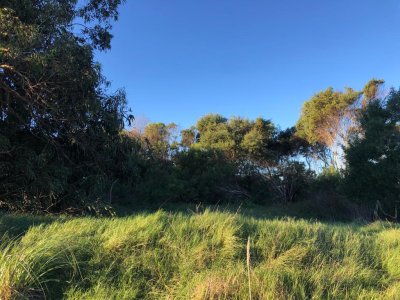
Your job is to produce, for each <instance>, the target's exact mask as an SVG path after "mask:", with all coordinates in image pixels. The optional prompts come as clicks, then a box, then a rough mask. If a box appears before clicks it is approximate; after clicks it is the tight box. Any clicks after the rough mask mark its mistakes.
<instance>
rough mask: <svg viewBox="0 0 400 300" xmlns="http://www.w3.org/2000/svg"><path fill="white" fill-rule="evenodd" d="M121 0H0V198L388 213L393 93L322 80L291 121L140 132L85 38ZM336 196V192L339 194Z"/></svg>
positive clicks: (57, 204) (106, 29)
mask: <svg viewBox="0 0 400 300" xmlns="http://www.w3.org/2000/svg"><path fill="white" fill-rule="evenodd" d="M121 2H122V1H121V0H112V1H109V0H107V1H106V0H88V1H86V2H80V1H79V2H78V1H76V0H64V1H56V0H34V1H32V0H17V1H15V0H0V101H1V102H0V170H1V172H0V208H1V209H3V210H8V211H25V212H49V213H59V212H63V213H65V212H67V213H79V214H80V213H96V214H102V213H105V212H107V211H110V210H112V209H113V208H114V207H115V206H123V207H134V206H139V205H145V206H146V205H157V204H159V203H163V202H165V201H168V202H189V203H198V202H203V203H222V202H233V203H242V202H251V203H260V204H268V203H275V202H279V203H282V204H290V203H294V202H299V201H303V200H304V199H313V198H316V196H315V195H317V194H318V195H322V197H327V195H328V194H329V195H330V196H331V195H334V197H335V199H343V198H345V199H346V201H348V202H350V203H352V204H354V205H357V207H360V209H362V210H363V211H365V212H366V213H365V216H367V217H368V218H373V217H383V218H388V219H393V220H395V219H398V215H397V207H398V202H399V200H400V199H399V198H400V191H399V188H400V168H399V167H400V161H399V159H400V153H399V151H400V129H399V128H400V127H399V126H400V101H399V99H400V98H399V97H400V92H399V91H398V90H396V89H392V90H390V92H388V93H385V92H384V90H383V84H384V82H383V80H377V79H372V80H371V81H369V82H368V83H367V84H366V85H365V87H364V88H363V89H362V90H360V91H357V90H354V89H351V88H346V89H344V90H343V91H340V90H334V89H333V88H328V89H326V90H324V91H321V92H319V93H317V94H315V95H314V96H313V97H312V98H311V99H309V100H308V101H306V102H305V103H304V105H303V109H302V112H301V115H300V118H299V120H298V122H297V123H296V124H295V125H294V126H293V127H291V128H287V129H281V128H279V127H278V126H277V125H276V124H274V123H273V122H272V121H271V120H267V119H264V118H257V119H255V120H250V119H246V118H241V117H231V118H226V117H224V116H222V115H219V114H208V115H206V116H203V117H201V118H200V119H199V120H198V121H197V123H196V124H195V125H194V126H192V127H191V128H187V129H184V130H179V129H178V126H177V125H176V124H173V123H172V124H163V123H150V124H148V125H147V126H146V127H145V128H144V130H143V131H140V130H138V129H137V128H133V129H132V130H127V129H126V128H129V126H130V125H131V122H132V120H133V116H132V114H131V112H130V110H129V109H128V107H127V105H126V96H125V93H124V91H123V90H119V91H117V92H116V93H110V92H109V89H108V88H109V83H108V81H107V80H106V78H105V77H104V76H103V75H102V73H101V68H100V65H99V64H98V63H97V62H96V61H95V60H94V51H103V50H107V49H109V48H110V41H111V38H112V35H111V33H110V30H111V28H112V22H113V21H115V20H117V19H118V7H119V5H120V4H121ZM338 201H339V200H338Z"/></svg>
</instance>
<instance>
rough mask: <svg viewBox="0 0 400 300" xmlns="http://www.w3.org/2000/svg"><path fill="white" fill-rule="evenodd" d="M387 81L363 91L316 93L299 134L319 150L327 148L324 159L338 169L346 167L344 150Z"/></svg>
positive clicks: (371, 84)
mask: <svg viewBox="0 0 400 300" xmlns="http://www.w3.org/2000/svg"><path fill="white" fill-rule="evenodd" d="M382 84H383V80H376V79H372V80H370V81H369V82H368V83H367V84H366V85H365V87H364V89H363V90H362V91H355V90H354V89H351V88H346V89H345V90H344V91H335V90H334V89H333V88H331V87H330V88H328V89H326V90H325V91H321V92H319V93H317V94H315V95H314V96H313V97H312V98H311V99H310V100H308V101H306V102H305V103H304V105H303V108H302V111H301V116H300V119H299V120H298V122H297V124H296V129H297V135H298V136H299V137H301V138H304V139H305V140H307V141H308V142H309V143H310V144H311V145H314V146H316V147H318V148H321V146H322V147H325V149H326V150H327V151H326V157H327V158H328V160H327V159H326V158H324V159H323V161H325V162H326V163H329V164H330V165H331V166H333V167H334V168H336V169H338V168H340V167H342V166H343V156H342V154H343V151H342V149H343V147H345V146H346V145H347V142H348V139H349V136H350V135H351V133H352V132H353V131H357V128H358V127H359V124H358V121H357V114H358V111H359V110H360V109H362V108H363V107H365V106H366V105H367V104H368V103H369V102H370V101H371V100H372V99H374V98H375V97H376V96H377V95H378V93H379V88H380V86H381V85H382Z"/></svg>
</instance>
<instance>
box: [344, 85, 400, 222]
mask: <svg viewBox="0 0 400 300" xmlns="http://www.w3.org/2000/svg"><path fill="white" fill-rule="evenodd" d="M399 103H400V92H399V91H395V90H392V91H391V93H390V94H389V96H388V98H387V99H385V100H378V99H377V100H374V101H372V102H370V103H369V105H368V106H367V107H366V108H365V110H363V111H362V113H361V115H360V124H361V132H358V133H357V134H355V135H354V136H353V137H352V139H351V141H350V144H349V147H348V148H347V149H346V158H347V168H346V190H347V192H348V194H349V196H350V197H351V199H354V201H357V202H358V203H360V204H364V205H366V206H367V207H369V208H370V211H372V210H373V209H375V214H376V215H377V216H381V217H384V218H389V219H398V218H399V217H398V215H397V209H398V206H399V201H400V197H399V196H400V130H399V122H400V105H399Z"/></svg>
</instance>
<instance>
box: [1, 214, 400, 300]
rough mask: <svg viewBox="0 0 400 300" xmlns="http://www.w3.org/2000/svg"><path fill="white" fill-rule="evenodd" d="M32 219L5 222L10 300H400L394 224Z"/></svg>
mask: <svg viewBox="0 0 400 300" xmlns="http://www.w3.org/2000/svg"><path fill="white" fill-rule="evenodd" d="M22 220H23V216H10V215H8V216H2V217H1V216H0V228H1V232H0V234H2V235H3V239H2V243H1V250H2V251H1V253H0V299H5V300H7V299H28V298H34V297H37V298H44V297H46V298H47V299H62V298H64V299H249V291H251V294H252V299H400V297H399V295H400V284H399V282H400V281H399V279H400V271H399V270H400V228H399V227H398V226H397V225H393V224H390V223H383V222H379V223H373V224H370V225H361V224H347V225H346V224H341V223H326V224H324V223H319V222H311V221H305V220H294V219H280V220H257V219H254V218H250V217H243V216H240V215H238V214H233V213H223V212H210V211H207V210H206V211H205V212H204V213H199V214H190V215H188V214H182V213H167V212H163V211H159V212H156V213H152V214H140V215H136V216H132V217H126V218H114V219H106V218H104V219H95V218H75V219H67V218H60V219H55V218H48V219H46V218H43V217H42V218H41V220H40V221H39V219H38V220H37V222H35V220H34V217H31V219H30V220H28V221H26V222H23V221H22ZM39 223H43V224H42V225H39ZM27 224H34V225H33V226H31V227H30V228H29V230H28V231H26V232H24V230H26V229H27V228H28V227H29V226H28V225H27ZM6 228H10V229H12V230H11V231H10V233H8V234H6V233H5V229H6ZM21 232H24V233H22V234H21ZM249 236H250V245H249V249H250V266H251V268H250V272H249V269H248V268H247V262H246V260H247V254H248V253H246V252H247V249H246V246H247V245H246V243H247V241H248V237H249ZM249 282H250V287H249Z"/></svg>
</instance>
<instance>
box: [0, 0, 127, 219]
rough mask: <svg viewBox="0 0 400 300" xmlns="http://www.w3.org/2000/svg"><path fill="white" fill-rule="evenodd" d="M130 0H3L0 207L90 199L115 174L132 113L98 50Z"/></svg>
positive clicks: (47, 206) (55, 205) (60, 205)
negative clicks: (111, 89)
mask: <svg viewBox="0 0 400 300" xmlns="http://www.w3.org/2000/svg"><path fill="white" fill-rule="evenodd" d="M79 3H81V2H79ZM120 3H121V1H120V0H111V1H109V0H89V1H86V2H85V4H84V5H81V6H80V5H78V4H77V1H76V0H64V1H56V0H33V1H32V0H0V100H1V101H0V137H1V140H2V144H3V148H4V147H5V148H6V150H4V151H3V152H2V153H1V154H0V166H1V168H2V171H3V176H2V177H1V182H0V195H1V201H2V202H1V203H0V206H2V207H5V208H8V209H24V210H25V209H33V210H46V211H48V210H61V209H66V208H69V207H70V206H74V207H78V206H80V207H82V206H87V201H89V202H90V201H92V202H93V201H97V199H99V197H100V196H101V195H102V194H103V193H104V191H105V189H107V188H109V187H110V185H111V183H112V182H113V181H114V180H115V176H116V173H115V172H114V171H112V170H114V169H113V167H112V166H115V165H118V163H117V161H119V159H120V157H116V156H113V154H117V153H118V152H119V150H117V149H116V148H118V147H119V145H121V147H124V146H123V145H122V144H123V143H125V142H126V141H125V140H124V138H122V137H121V136H120V135H119V133H120V131H121V129H122V128H123V126H124V122H125V121H128V122H129V121H130V119H131V115H129V112H128V110H127V109H126V100H125V93H124V92H123V91H118V92H117V93H115V94H109V93H107V86H108V83H107V81H106V80H105V78H104V77H103V76H102V75H101V70H100V66H99V65H98V64H97V63H96V62H95V61H94V58H93V50H94V49H98V50H104V49H108V48H109V47H110V41H111V37H112V36H111V34H110V29H111V23H110V22H111V21H112V20H116V19H117V17H118V11H117V8H118V6H119V4H120ZM78 19H79V20H81V22H82V24H80V25H77V24H76V20H78ZM120 143H122V144H120ZM116 172H117V173H118V171H116ZM93 182H95V183H96V184H93ZM110 182H111V183H110Z"/></svg>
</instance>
